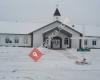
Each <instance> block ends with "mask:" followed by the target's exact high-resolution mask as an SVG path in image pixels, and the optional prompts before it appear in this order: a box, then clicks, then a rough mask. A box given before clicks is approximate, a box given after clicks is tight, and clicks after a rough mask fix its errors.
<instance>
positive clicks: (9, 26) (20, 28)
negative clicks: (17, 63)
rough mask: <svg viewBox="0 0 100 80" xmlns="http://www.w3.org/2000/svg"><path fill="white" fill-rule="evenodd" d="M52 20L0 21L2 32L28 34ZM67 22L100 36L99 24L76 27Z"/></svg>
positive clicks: (88, 34)
mask: <svg viewBox="0 0 100 80" xmlns="http://www.w3.org/2000/svg"><path fill="white" fill-rule="evenodd" d="M65 21H66V20H65ZM50 22H52V21H48V22H44V23H32V22H10V21H0V33H10V34H27V33H30V32H33V31H35V30H37V29H39V28H41V27H43V26H45V25H47V24H49V23H50ZM63 22H64V21H63ZM64 23H65V22H64ZM65 24H66V25H68V26H69V27H71V28H73V29H75V30H76V31H78V32H80V33H83V27H84V30H85V31H84V34H85V36H100V27H99V26H93V25H84V26H83V25H75V27H72V24H67V23H65Z"/></svg>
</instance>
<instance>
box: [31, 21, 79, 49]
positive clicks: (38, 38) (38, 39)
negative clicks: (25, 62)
mask: <svg viewBox="0 0 100 80" xmlns="http://www.w3.org/2000/svg"><path fill="white" fill-rule="evenodd" d="M60 25H61V23H59V22H55V23H53V24H50V25H48V26H46V27H43V28H41V29H39V30H37V31H35V32H33V46H34V47H39V46H41V45H42V44H43V33H44V32H47V31H49V30H51V29H53V28H55V27H58V26H60ZM62 29H64V30H66V31H67V32H69V33H71V34H72V37H74V36H76V37H79V36H80V34H79V33H77V32H75V31H74V30H72V29H70V28H68V27H66V26H65V27H63V28H62ZM60 35H61V36H62V37H63V39H64V35H62V34H60ZM63 41H64V40H62V43H63ZM63 47H64V48H65V47H66V46H65V45H63ZM71 47H72V48H79V40H71Z"/></svg>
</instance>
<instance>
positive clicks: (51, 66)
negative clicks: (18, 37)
mask: <svg viewBox="0 0 100 80" xmlns="http://www.w3.org/2000/svg"><path fill="white" fill-rule="evenodd" d="M32 49H33V48H19V47H0V64H1V65H0V80H99V79H100V76H99V75H100V50H99V49H93V50H91V51H90V52H86V53H84V57H86V58H87V61H88V63H89V64H84V65H77V64H75V61H76V60H77V59H79V58H81V57H83V55H82V54H80V52H77V51H76V49H66V50H51V49H46V48H43V47H40V48H38V49H39V50H40V51H41V52H42V54H43V56H42V57H41V58H40V60H39V61H38V62H34V60H32V59H31V58H30V57H29V56H28V55H29V53H30V52H31V50H32Z"/></svg>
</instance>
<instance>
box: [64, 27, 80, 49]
mask: <svg viewBox="0 0 100 80" xmlns="http://www.w3.org/2000/svg"><path fill="white" fill-rule="evenodd" d="M63 28H64V30H66V31H67V32H69V33H71V34H72V38H73V37H80V34H78V33H77V32H75V31H74V30H72V29H69V28H68V27H63ZM79 43H80V42H79V40H78V39H71V48H79V45H80V44H79Z"/></svg>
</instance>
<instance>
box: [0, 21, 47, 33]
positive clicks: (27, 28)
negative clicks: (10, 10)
mask: <svg viewBox="0 0 100 80" xmlns="http://www.w3.org/2000/svg"><path fill="white" fill-rule="evenodd" d="M45 24H46V23H32V22H7V21H0V33H12V34H27V33H30V32H32V31H34V30H36V29H38V28H41V27H42V26H44V25H45Z"/></svg>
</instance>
